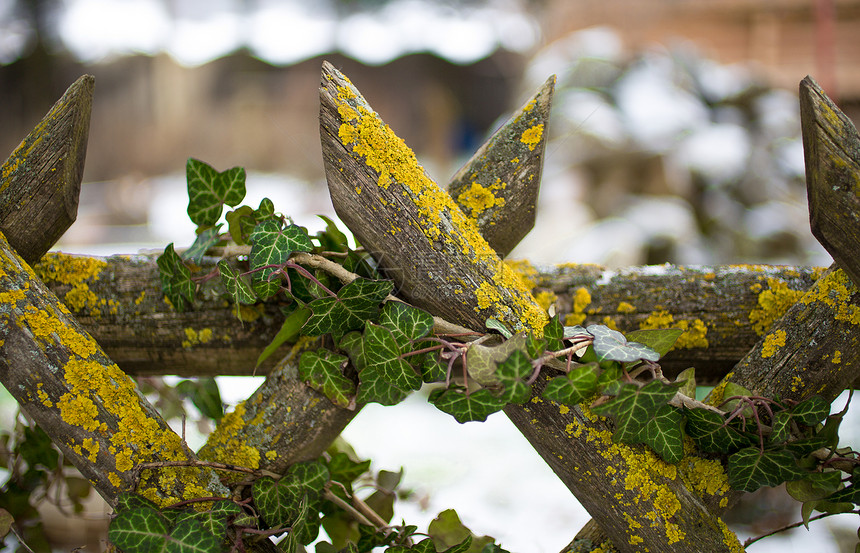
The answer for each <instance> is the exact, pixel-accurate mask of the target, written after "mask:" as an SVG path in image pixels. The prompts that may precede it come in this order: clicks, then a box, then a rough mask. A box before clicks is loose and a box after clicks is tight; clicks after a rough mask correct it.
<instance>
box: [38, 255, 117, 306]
mask: <svg viewBox="0 0 860 553" xmlns="http://www.w3.org/2000/svg"><path fill="white" fill-rule="evenodd" d="M105 267H107V263H106V262H105V261H102V260H100V259H96V258H93V257H82V256H74V255H68V254H64V253H50V252H49V253H47V254H45V256H44V257H43V258H42V259H41V260H40V261H39V262H38V263H36V264H35V265H34V266H33V270H34V271H35V273H36V275H38V277H39V278H40V279H42V281H44V282H57V283H59V284H65V285H69V286H71V288H70V289H69V290H68V291H66V293H65V294H64V295H63V301H64V302H65V303H66V305H68V306H69V307H70V308H71V309H72V311H75V312H76V313H80V312H81V311H83V310H84V309H87V310H89V312H90V314H92V315H94V316H99V315H101V311H102V308H104V307H106V306H107V307H108V308H110V310H111V311H112V312H114V313H116V307H117V306H118V305H119V304H117V303H116V301H115V300H110V301H108V300H105V299H103V298H99V297H98V296H96V294H95V293H94V292H93V291H92V290H90V287H89V284H88V282H95V281H97V280H98V279H99V276H100V275H101V272H102V270H103V269H104V268H105Z"/></svg>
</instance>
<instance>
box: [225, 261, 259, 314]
mask: <svg viewBox="0 0 860 553" xmlns="http://www.w3.org/2000/svg"><path fill="white" fill-rule="evenodd" d="M218 274H219V276H220V277H221V284H223V285H224V288H226V289H227V293H228V294H230V299H232V300H233V303H243V304H245V305H250V304H252V303H255V302H256V301H257V295H256V294H255V293H254V290H253V288H251V283H250V282H249V280H248V277H247V276H246V275H242V274H241V273H240V272H239V271H237V270H236V269H234V268H233V267H231V266H230V263H228V262H227V260H226V259H222V260H220V261H218Z"/></svg>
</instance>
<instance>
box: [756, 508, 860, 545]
mask: <svg viewBox="0 0 860 553" xmlns="http://www.w3.org/2000/svg"><path fill="white" fill-rule="evenodd" d="M845 514H854V515H860V510H857V511H846V512H844V513H823V514H820V515H816V516H814V517H812V518H810V519H809V520H808V521H806V522H804V521H802V520H801V521H800V522H795V523H793V524H789V525H787V526H783V527H782V528H777V529H776V530H773V531H771V532H768V533H767V534H762V535H761V536H756V537H754V538H748V539H747V540H746V541H744V549H746V548H747V547H749V546H750V545H751V544H753V543H755V542H757V541H759V540H761V539H764V538H767V537H768V536H773V535H774V534H778V533H780V532H785V531H787V530H791V529H793V528H798V527H800V526H804V525H808V523H810V522H812V521H813V520H820V519H822V518H826V517H829V516H833V515H845Z"/></svg>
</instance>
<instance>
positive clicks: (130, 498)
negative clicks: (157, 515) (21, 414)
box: [37, 427, 158, 513]
mask: <svg viewBox="0 0 860 553" xmlns="http://www.w3.org/2000/svg"><path fill="white" fill-rule="evenodd" d="M37 428H38V427H37ZM40 430H41V429H40ZM139 507H149V508H151V509H154V510H156V511H157V510H158V506H157V505H156V504H155V503H154V502H152V501H150V500H149V499H147V498H145V497H143V496H142V495H138V494H136V493H134V492H120V493H119V495H118V496H117V498H116V512H117V513H119V512H121V511H128V510H131V509H137V508H139Z"/></svg>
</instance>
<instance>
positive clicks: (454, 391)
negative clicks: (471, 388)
mask: <svg viewBox="0 0 860 553" xmlns="http://www.w3.org/2000/svg"><path fill="white" fill-rule="evenodd" d="M430 403H432V404H433V405H435V406H436V407H437V408H438V409H439V410H440V411H444V412H445V413H448V414H449V415H451V416H453V417H454V418H455V419H456V420H457V422H459V423H460V424H463V423H466V422H469V421H481V422H483V421H485V420H487V417H488V416H489V415H491V414H493V413H495V412H496V411H500V410H501V409H502V407H504V406H505V404H504V402H502V401H501V400H500V399H499V398H497V397H495V396H493V394H492V393H490V390H488V389H486V388H482V389H480V390H478V391H476V392H472V393H470V394H468V395H467V394H466V390H464V389H462V388H449V389H447V390H444V389H441V388H439V389H436V390H433V391H432V392H431V393H430Z"/></svg>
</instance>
